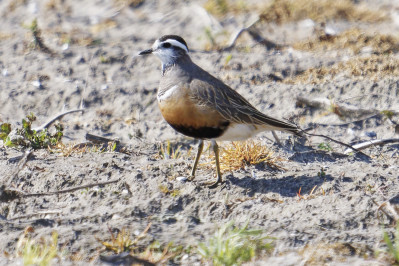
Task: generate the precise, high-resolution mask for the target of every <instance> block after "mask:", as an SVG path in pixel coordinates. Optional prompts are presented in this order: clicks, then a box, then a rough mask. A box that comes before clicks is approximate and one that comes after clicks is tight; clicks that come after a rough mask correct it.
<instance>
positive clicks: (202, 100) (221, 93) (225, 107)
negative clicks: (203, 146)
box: [190, 71, 300, 134]
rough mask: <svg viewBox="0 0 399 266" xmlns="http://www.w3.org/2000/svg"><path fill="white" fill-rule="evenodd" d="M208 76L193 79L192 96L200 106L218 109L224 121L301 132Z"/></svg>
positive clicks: (191, 85) (191, 84)
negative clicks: (262, 110)
mask: <svg viewBox="0 0 399 266" xmlns="http://www.w3.org/2000/svg"><path fill="white" fill-rule="evenodd" d="M204 72H205V71H204ZM202 73H203V72H202ZM205 73H206V72H205ZM206 74H208V73H206ZM208 75H209V76H207V77H204V76H202V77H201V76H200V77H198V78H193V79H192V80H191V83H190V91H191V95H190V96H191V97H192V98H193V100H194V101H196V102H198V104H199V105H205V106H208V107H209V108H212V109H216V110H217V111H218V112H219V113H220V115H221V116H222V117H223V118H224V119H226V120H227V121H230V122H234V123H240V124H255V125H264V126H270V127H272V128H275V129H277V130H284V131H289V132H291V133H295V134H298V133H299V132H300V130H299V129H298V127H297V126H296V125H294V124H292V123H289V122H285V121H282V120H279V119H276V118H273V117H270V116H268V115H265V114H263V113H262V112H260V111H258V110H257V109H256V108H255V107H253V106H252V105H251V104H250V103H249V102H248V101H247V100H246V99H245V98H244V97H242V96H241V95H240V94H239V93H238V92H236V91H235V90H233V89H231V88H230V87H229V86H227V85H226V84H224V83H223V82H221V81H220V80H218V79H216V78H215V77H213V76H212V75H210V74H208Z"/></svg>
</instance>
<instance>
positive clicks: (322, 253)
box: [299, 242, 371, 265]
mask: <svg viewBox="0 0 399 266" xmlns="http://www.w3.org/2000/svg"><path fill="white" fill-rule="evenodd" d="M370 253H371V250H370V249H369V248H367V247H362V246H356V245H354V244H352V243H339V242H336V243H316V244H312V245H306V246H305V247H304V248H303V249H301V250H299V255H301V256H302V257H303V258H304V263H305V264H306V265H326V264H328V263H329V262H330V261H331V260H332V259H334V261H342V262H344V261H346V260H347V258H349V257H354V256H360V257H364V258H367V257H368V256H370V255H371V254H370Z"/></svg>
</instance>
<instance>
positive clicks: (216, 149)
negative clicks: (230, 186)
mask: <svg viewBox="0 0 399 266" xmlns="http://www.w3.org/2000/svg"><path fill="white" fill-rule="evenodd" d="M211 145H212V149H213V152H214V153H215V161H216V174H217V177H216V178H217V179H216V181H211V182H207V183H206V185H208V186H209V187H215V186H216V185H217V184H219V183H222V174H221V173H220V165H219V146H218V144H217V143H216V141H214V140H212V141H211Z"/></svg>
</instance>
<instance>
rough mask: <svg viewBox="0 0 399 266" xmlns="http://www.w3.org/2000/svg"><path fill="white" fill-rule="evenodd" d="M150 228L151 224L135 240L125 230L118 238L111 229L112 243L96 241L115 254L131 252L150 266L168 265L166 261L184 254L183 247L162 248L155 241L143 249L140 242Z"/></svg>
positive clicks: (170, 244) (120, 232)
mask: <svg viewBox="0 0 399 266" xmlns="http://www.w3.org/2000/svg"><path fill="white" fill-rule="evenodd" d="M150 227H151V223H150V224H148V225H147V227H146V228H145V229H144V230H143V232H141V233H140V234H139V235H138V236H136V237H135V238H134V239H132V238H131V237H130V235H131V233H130V232H129V231H128V230H125V229H122V230H121V231H119V232H118V234H117V235H116V236H115V235H114V234H113V233H112V231H111V229H109V232H110V234H111V241H110V242H107V241H102V240H100V239H98V238H96V239H97V241H99V242H100V243H101V244H102V245H103V246H104V248H105V250H109V251H112V252H114V253H115V254H120V253H123V252H129V253H130V254H131V255H133V256H135V257H137V258H139V259H141V260H144V261H146V262H148V264H149V265H150V264H158V263H160V264H162V263H166V261H168V260H169V259H171V258H173V257H175V256H177V255H178V254H180V253H181V252H182V247H180V246H174V245H173V243H169V244H168V245H166V246H162V245H161V244H159V242H157V241H154V242H153V243H152V244H150V245H148V246H147V247H145V248H144V249H143V246H142V245H141V244H140V242H141V240H143V239H144V238H145V237H146V236H147V232H148V230H149V229H150Z"/></svg>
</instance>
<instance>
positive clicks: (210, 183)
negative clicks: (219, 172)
mask: <svg viewBox="0 0 399 266" xmlns="http://www.w3.org/2000/svg"><path fill="white" fill-rule="evenodd" d="M222 183H223V181H222V178H221V177H218V178H217V179H216V180H210V179H209V180H206V181H203V182H200V183H199V185H200V186H207V187H208V188H216V187H217V186H218V185H219V184H222Z"/></svg>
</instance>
